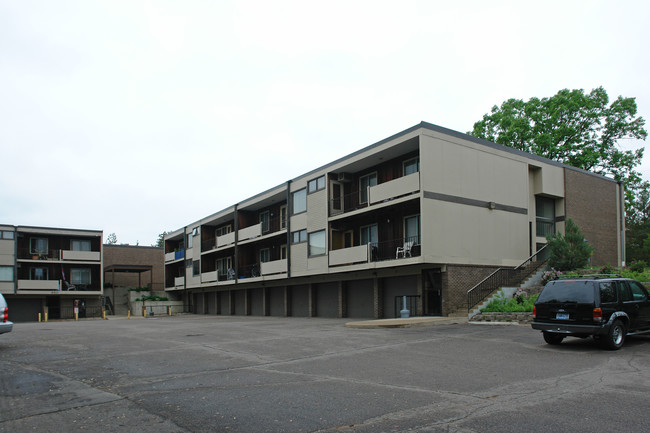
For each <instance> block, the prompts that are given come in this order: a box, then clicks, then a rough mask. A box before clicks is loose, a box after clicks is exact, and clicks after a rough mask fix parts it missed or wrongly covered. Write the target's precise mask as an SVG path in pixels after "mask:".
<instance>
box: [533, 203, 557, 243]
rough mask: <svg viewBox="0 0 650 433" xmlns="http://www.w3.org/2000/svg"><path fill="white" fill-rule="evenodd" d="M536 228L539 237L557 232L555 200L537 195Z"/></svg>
mask: <svg viewBox="0 0 650 433" xmlns="http://www.w3.org/2000/svg"><path fill="white" fill-rule="evenodd" d="M535 214H536V221H537V224H536V229H537V236H538V237H546V236H553V235H554V234H555V201H554V200H553V199H552V198H547V197H540V196H536V197H535Z"/></svg>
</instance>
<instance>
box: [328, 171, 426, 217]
mask: <svg viewBox="0 0 650 433" xmlns="http://www.w3.org/2000/svg"><path fill="white" fill-rule="evenodd" d="M419 190H420V173H413V174H409V175H408V176H403V177H399V178H397V179H393V180H391V181H388V182H384V183H380V184H379V185H375V186H371V187H369V188H368V193H367V194H366V198H367V200H366V201H364V202H361V199H360V194H359V192H358V191H357V192H353V193H351V194H346V195H343V196H341V197H337V198H333V199H330V201H329V209H330V216H335V215H340V214H342V213H346V212H352V211H355V210H357V209H363V208H366V207H368V206H369V205H370V206H372V205H375V204H377V203H382V202H385V201H387V200H391V199H394V198H398V197H401V196H405V195H408V194H411V193H414V192H417V191H419Z"/></svg>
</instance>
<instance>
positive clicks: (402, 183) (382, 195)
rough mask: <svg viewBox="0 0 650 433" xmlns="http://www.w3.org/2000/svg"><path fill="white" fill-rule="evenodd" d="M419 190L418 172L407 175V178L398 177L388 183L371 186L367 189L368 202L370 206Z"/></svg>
mask: <svg viewBox="0 0 650 433" xmlns="http://www.w3.org/2000/svg"><path fill="white" fill-rule="evenodd" d="M419 190H420V173H419V172H418V173H413V174H409V175H408V176H403V177H399V178H397V179H394V180H391V181H390V182H384V183H380V184H379V185H375V186H371V187H370V188H368V202H369V203H370V204H374V203H379V202H382V201H384V200H389V199H391V198H395V197H399V196H401V195H405V194H410V193H412V192H416V191H419Z"/></svg>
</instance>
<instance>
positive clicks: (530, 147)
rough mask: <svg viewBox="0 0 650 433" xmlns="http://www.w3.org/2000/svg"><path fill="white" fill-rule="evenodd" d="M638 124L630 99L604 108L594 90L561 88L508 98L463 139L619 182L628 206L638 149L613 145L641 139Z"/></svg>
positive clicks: (604, 100)
mask: <svg viewBox="0 0 650 433" xmlns="http://www.w3.org/2000/svg"><path fill="white" fill-rule="evenodd" d="M644 125H645V120H644V119H643V118H642V117H640V116H637V106H636V101H635V98H624V97H622V96H619V97H618V98H617V99H616V100H615V101H613V102H612V103H611V104H609V97H608V96H607V92H606V91H605V89H603V88H602V87H598V88H597V89H593V90H592V91H591V92H590V93H588V94H587V93H585V92H584V90H582V89H580V90H568V89H564V90H560V91H559V92H558V93H557V94H556V95H554V96H551V97H550V98H542V99H539V98H531V99H530V100H528V101H526V102H524V101H523V100H520V99H508V100H507V101H505V102H503V103H502V104H501V106H500V107H497V106H496V105H495V106H494V107H493V108H492V112H491V113H490V114H485V115H484V116H483V119H482V120H480V121H478V122H476V123H475V124H474V129H473V130H472V131H471V132H470V133H469V134H471V135H473V136H475V137H479V138H484V139H486V140H490V141H493V142H495V143H499V144H503V145H505V146H509V147H514V148H516V149H519V150H523V151H525V152H529V153H534V154H537V155H540V156H544V157H546V158H549V159H552V160H555V161H559V162H562V163H565V164H568V165H571V166H573V167H578V168H582V169H584V170H589V171H592V172H594V173H598V174H602V175H606V176H611V177H613V178H614V179H616V180H620V181H623V182H625V184H626V187H627V188H628V190H627V191H628V201H629V200H631V198H632V196H633V194H634V191H635V189H636V188H638V187H639V185H640V183H641V176H640V175H639V173H638V172H637V171H636V170H635V167H636V166H638V165H639V164H640V163H641V159H642V157H643V148H641V149H637V150H621V149H620V148H619V146H618V141H619V140H622V139H640V140H645V139H646V137H647V135H648V133H647V131H646V130H645V129H644Z"/></svg>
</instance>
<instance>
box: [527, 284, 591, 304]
mask: <svg viewBox="0 0 650 433" xmlns="http://www.w3.org/2000/svg"><path fill="white" fill-rule="evenodd" d="M537 302H577V303H579V304H582V303H585V304H593V303H594V285H593V283H592V282H591V281H575V280H564V281H562V280H561V281H553V282H551V283H548V284H547V285H546V287H544V290H542V293H540V295H539V298H537Z"/></svg>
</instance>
